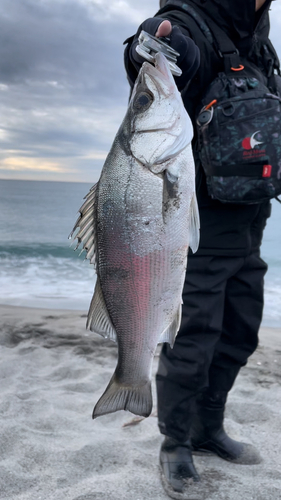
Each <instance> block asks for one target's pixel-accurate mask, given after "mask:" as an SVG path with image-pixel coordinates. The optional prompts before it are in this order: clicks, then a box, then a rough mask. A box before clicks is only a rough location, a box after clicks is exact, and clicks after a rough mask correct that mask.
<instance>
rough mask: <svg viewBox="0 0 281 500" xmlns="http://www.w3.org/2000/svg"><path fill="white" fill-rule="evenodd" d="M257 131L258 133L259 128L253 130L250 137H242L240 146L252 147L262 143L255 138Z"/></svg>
mask: <svg viewBox="0 0 281 500" xmlns="http://www.w3.org/2000/svg"><path fill="white" fill-rule="evenodd" d="M258 133H259V130H257V131H256V132H254V133H253V135H251V137H245V139H243V141H242V147H243V148H244V149H254V147H255V146H258V145H259V144H263V143H262V142H260V141H257V140H256V139H255V135H256V134H258Z"/></svg>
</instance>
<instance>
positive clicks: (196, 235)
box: [189, 193, 200, 253]
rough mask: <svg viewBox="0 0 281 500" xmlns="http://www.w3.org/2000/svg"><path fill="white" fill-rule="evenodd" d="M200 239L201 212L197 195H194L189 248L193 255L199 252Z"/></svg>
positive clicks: (191, 207)
mask: <svg viewBox="0 0 281 500" xmlns="http://www.w3.org/2000/svg"><path fill="white" fill-rule="evenodd" d="M199 239H200V218H199V210H198V204H197V198H196V194H195V193H193V197H192V200H191V204H190V221H189V246H190V248H191V250H192V252H193V253H195V252H196V251H197V250H198V247H199Z"/></svg>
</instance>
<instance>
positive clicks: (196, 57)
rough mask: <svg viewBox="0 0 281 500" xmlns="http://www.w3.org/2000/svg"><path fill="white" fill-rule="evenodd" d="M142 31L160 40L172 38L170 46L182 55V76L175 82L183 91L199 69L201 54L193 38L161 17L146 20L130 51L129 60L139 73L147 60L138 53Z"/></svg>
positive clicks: (179, 59) (178, 62)
mask: <svg viewBox="0 0 281 500" xmlns="http://www.w3.org/2000/svg"><path fill="white" fill-rule="evenodd" d="M142 30H144V31H146V32H147V33H149V34H150V35H153V36H156V37H159V38H160V37H166V36H167V37H169V38H170V46H171V47H172V48H173V49H174V50H176V51H177V52H179V54H180V55H179V57H178V60H177V65H178V66H179V67H180V69H181V70H182V75H181V76H180V77H175V81H176V83H177V86H178V88H179V90H182V89H183V88H184V87H185V85H186V84H187V83H188V82H189V80H190V79H191V78H192V77H193V76H194V74H195V73H196V71H197V69H198V67H199V62H200V53H199V49H198V47H197V45H195V43H194V42H193V40H191V38H189V37H188V36H186V35H184V34H183V33H182V32H181V30H180V28H178V26H172V24H171V23H170V21H168V20H163V19H162V18H161V17H152V18H150V19H146V21H144V22H143V23H142V24H141V25H140V27H139V29H138V31H137V33H136V36H135V39H134V41H133V43H132V45H131V48H130V51H129V58H130V59H131V62H132V63H133V65H134V67H135V68H136V70H137V71H139V70H140V67H141V66H142V64H143V62H144V60H145V59H144V58H143V57H141V56H140V55H139V54H138V52H137V51H136V47H137V45H138V37H139V34H140V32H141V31H142Z"/></svg>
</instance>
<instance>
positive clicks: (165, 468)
mask: <svg viewBox="0 0 281 500" xmlns="http://www.w3.org/2000/svg"><path fill="white" fill-rule="evenodd" d="M160 467H161V472H162V480H163V482H164V486H166V487H167V486H168V487H170V488H171V489H172V490H173V491H177V492H183V491H184V490H185V489H186V488H187V487H188V483H193V482H198V481H200V477H199V475H198V473H197V471H196V469H195V467H194V464H193V459H192V452H191V442H190V439H188V440H187V441H185V442H184V443H181V442H179V441H176V440H175V439H173V438H171V437H168V436H166V437H165V439H164V441H163V443H162V446H161V450H160Z"/></svg>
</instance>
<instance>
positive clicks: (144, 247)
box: [72, 53, 199, 418]
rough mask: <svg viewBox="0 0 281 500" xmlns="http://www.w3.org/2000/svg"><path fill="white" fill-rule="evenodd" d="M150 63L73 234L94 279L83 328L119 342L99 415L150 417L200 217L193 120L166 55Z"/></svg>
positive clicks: (175, 329) (175, 327) (178, 316)
mask: <svg viewBox="0 0 281 500" xmlns="http://www.w3.org/2000/svg"><path fill="white" fill-rule="evenodd" d="M155 59H156V61H155V66H153V65H151V64H150V63H147V62H145V63H144V64H143V66H142V68H141V70H140V73H139V76H138V79H137V81H136V83H135V86H134V89H133V93H132V97H131V99H130V103H129V107H128V111H127V113H126V116H125V118H124V120H123V123H122V124H121V127H120V129H119V131H118V133H117V135H116V137H115V140H114V142H113V145H112V147H111V150H110V152H109V154H108V157H107V159H106V161H105V164H104V166H103V169H102V172H101V176H100V179H99V181H98V183H97V184H96V185H95V186H93V188H92V189H91V190H90V192H89V194H88V195H87V196H86V201H85V203H84V204H83V205H82V207H81V208H80V216H79V218H78V220H77V222H76V224H75V226H74V229H73V232H72V235H73V234H74V233H75V232H76V231H77V229H78V228H79V230H78V232H77V233H76V236H75V237H76V238H77V239H78V245H77V246H79V244H80V243H81V244H82V245H83V248H84V249H85V250H86V252H87V258H88V259H89V260H90V262H91V263H93V264H95V268H96V273H97V281H96V287H95V292H94V296H93V299H92V302H91V305H90V309H89V313H88V320H87V327H88V328H89V329H90V330H92V331H94V332H96V333H99V334H100V335H102V336H104V337H109V338H110V339H112V340H114V341H116V342H117V343H118V362H117V367H116V370H115V373H114V374H113V376H112V378H111V380H110V382H109V384H108V386H107V388H106V390H105V392H104V394H103V395H102V396H101V398H100V399H99V401H98V402H97V404H96V406H95V408H94V412H93V418H95V417H98V416H100V415H104V414H107V413H112V412H115V411H117V410H121V409H125V410H130V411H131V412H132V413H135V414H137V415H142V416H145V417H147V416H148V415H149V414H150V412H151V410H152V395H151V370H152V361H153V357H154V354H155V350H156V347H157V344H158V343H160V342H169V343H170V345H171V346H172V345H173V343H174V339H175V336H176V334H177V332H178V330H179V326H180V320H181V303H182V301H181V294H182V289H183V284H184V277H185V270H186V262H187V251H188V247H189V246H190V247H191V249H192V250H193V251H196V250H197V247H198V243H199V216H198V208H197V201H196V196H195V172H194V162H193V156H192V150H191V140H192V136H193V129H192V124H191V121H190V119H189V116H188V115H187V113H186V111H185V109H184V106H183V103H182V100H181V96H180V93H179V92H178V90H177V87H176V85H175V82H174V78H173V76H172V74H171V72H170V69H169V66H168V63H167V61H166V59H165V57H164V56H163V55H162V54H161V53H158V54H156V58H155Z"/></svg>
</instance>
